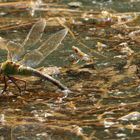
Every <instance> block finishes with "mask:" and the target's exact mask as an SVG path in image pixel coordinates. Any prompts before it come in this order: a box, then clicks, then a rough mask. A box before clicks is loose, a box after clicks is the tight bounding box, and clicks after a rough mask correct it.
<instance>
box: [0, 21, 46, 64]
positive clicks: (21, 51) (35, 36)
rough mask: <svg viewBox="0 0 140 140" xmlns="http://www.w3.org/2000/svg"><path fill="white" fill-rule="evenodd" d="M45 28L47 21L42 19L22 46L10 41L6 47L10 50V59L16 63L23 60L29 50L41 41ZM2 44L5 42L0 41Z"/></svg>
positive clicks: (33, 27) (34, 26)
mask: <svg viewBox="0 0 140 140" xmlns="http://www.w3.org/2000/svg"><path fill="white" fill-rule="evenodd" d="M45 26H46V20H45V19H40V20H38V21H37V22H36V23H35V24H34V25H33V26H32V28H31V30H30V32H29V33H28V35H27V37H26V38H25V40H24V42H23V43H22V44H21V45H20V44H18V43H15V42H12V41H9V42H8V43H7V45H6V49H7V50H8V59H10V60H12V61H14V62H17V61H19V60H21V59H22V57H23V56H24V55H25V54H26V53H27V52H28V49H29V48H30V47H32V46H33V45H35V44H36V43H37V42H38V41H39V40H40V38H41V36H42V33H43V31H44V29H45ZM1 42H2V43H4V40H3V39H0V43H1ZM0 46H1V45H0ZM3 46H4V45H3Z"/></svg>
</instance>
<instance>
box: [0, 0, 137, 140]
mask: <svg viewBox="0 0 140 140" xmlns="http://www.w3.org/2000/svg"><path fill="white" fill-rule="evenodd" d="M70 2H71V1H68V0H67V1H57V0H54V1H50V2H48V3H47V6H46V5H43V8H44V9H39V8H38V9H36V10H35V14H34V16H31V15H30V14H29V10H30V8H29V7H27V5H24V6H23V5H21V6H19V7H18V8H16V6H17V5H16V6H15V5H14V6H11V5H10V8H9V9H8V10H5V7H4V6H1V4H2V2H1V4H0V19H1V21H0V36H2V37H4V38H6V39H9V40H13V41H15V42H19V43H21V42H22V41H23V40H24V38H25V36H26V35H27V33H28V31H29V30H30V28H31V26H32V25H33V24H34V23H35V22H36V21H37V19H38V18H39V17H40V16H41V17H43V18H46V20H47V27H46V29H45V33H44V36H43V40H45V39H46V38H47V37H46V36H49V35H50V34H52V33H55V32H57V31H58V30H60V29H62V28H63V27H62V25H60V23H59V22H58V21H57V20H56V19H57V18H58V17H59V18H60V19H61V21H63V22H62V23H64V24H63V25H66V26H67V27H69V28H70V30H71V31H72V32H73V34H74V35H75V37H73V36H72V34H70V33H69V34H68V35H67V36H66V38H65V39H64V41H63V42H62V44H61V45H60V47H59V48H58V49H57V50H56V51H55V52H53V53H52V54H51V55H50V56H48V57H47V58H46V60H45V61H44V63H43V64H42V66H46V67H48V66H56V67H55V68H56V69H57V70H58V69H59V72H58V73H59V74H55V75H54V77H55V78H56V79H58V80H60V81H61V82H62V83H64V84H65V85H66V86H68V87H69V88H70V89H71V90H72V91H73V92H72V93H70V94H69V95H68V97H67V98H63V97H64V93H62V92H61V91H59V90H58V89H57V88H56V87H54V86H53V85H52V84H50V83H49V82H44V81H41V80H40V79H34V78H26V80H27V90H26V91H24V92H23V93H22V95H20V94H19V93H18V90H17V89H16V88H15V87H14V86H13V85H12V84H10V86H9V89H8V91H7V92H6V93H5V94H4V95H1V96H0V123H1V124H0V139H12V140H14V139H16V140H34V139H37V140H46V139H48V140H49V139H50V140H58V139H59V140H67V139H68V140H81V139H83V140H90V139H91V140H94V139H106V140H108V139H116V140H117V139H118V140H119V139H139V131H140V127H139V123H140V122H139V121H140V113H139V112H140V109H139V106H140V102H139V98H140V79H139V78H140V48H139V43H140V41H139V38H140V37H139V35H140V34H139V33H140V31H139V30H140V26H139V11H138V10H139V8H138V5H139V2H138V1H133V2H132V1H131V2H130V1H129V0H127V1H115V0H114V1H111V0H108V1H103V0H100V1H97V0H87V2H85V1H84V0H83V1H82V0H81V1H80V2H81V3H80V4H78V5H76V4H77V3H72V4H70ZM44 3H45V1H44ZM91 5H92V6H91ZM120 5H121V6H120ZM91 7H92V8H91ZM54 8H55V10H54ZM121 12H124V13H121ZM126 12H127V13H126ZM134 12H135V13H134ZM56 17H57V18H56ZM75 38H76V39H75ZM72 46H75V47H77V48H79V50H78V52H76V51H75V50H74V49H72ZM73 48H74V47H73ZM75 49H76V48H75ZM95 51H96V52H95ZM0 55H1V59H0V61H1V62H3V61H4V60H6V55H7V52H6V51H4V50H2V51H1V52H0ZM83 56H86V57H83ZM86 58H90V59H91V60H92V61H90V62H89V61H87V60H89V59H86ZM19 85H20V86H21V87H23V83H19ZM2 86H3V83H2V82H1V84H0V88H1V89H2Z"/></svg>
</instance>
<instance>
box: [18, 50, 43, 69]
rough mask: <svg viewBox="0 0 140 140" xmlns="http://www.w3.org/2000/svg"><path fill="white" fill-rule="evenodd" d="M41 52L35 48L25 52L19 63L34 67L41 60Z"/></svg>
mask: <svg viewBox="0 0 140 140" xmlns="http://www.w3.org/2000/svg"><path fill="white" fill-rule="evenodd" d="M42 57H43V54H42V53H40V52H39V51H38V50H37V49H35V50H33V51H30V52H29V53H27V54H26V55H25V56H24V58H23V60H21V61H20V62H19V63H20V64H22V65H24V66H30V67H36V66H37V65H38V64H39V63H40V61H41V60H42Z"/></svg>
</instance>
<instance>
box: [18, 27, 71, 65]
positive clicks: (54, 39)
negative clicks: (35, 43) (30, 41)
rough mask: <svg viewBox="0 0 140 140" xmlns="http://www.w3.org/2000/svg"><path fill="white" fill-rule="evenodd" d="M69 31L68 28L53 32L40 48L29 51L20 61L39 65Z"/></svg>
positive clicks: (25, 63)
mask: <svg viewBox="0 0 140 140" xmlns="http://www.w3.org/2000/svg"><path fill="white" fill-rule="evenodd" d="M67 32H68V30H67V29H63V30H61V31H59V32H57V33H55V34H53V35H52V36H50V37H49V38H48V40H46V41H45V42H44V43H43V44H42V45H41V46H40V47H39V48H38V49H35V50H33V51H31V52H29V53H27V54H26V55H25V56H24V59H23V60H22V61H21V62H20V63H21V64H23V65H26V66H30V67H36V66H38V65H39V64H40V63H41V62H42V61H43V60H44V59H45V58H46V57H47V56H48V55H49V54H51V53H52V52H53V51H54V50H56V49H57V48H58V46H59V45H60V43H61V42H62V40H63V39H64V38H65V36H66V34H67Z"/></svg>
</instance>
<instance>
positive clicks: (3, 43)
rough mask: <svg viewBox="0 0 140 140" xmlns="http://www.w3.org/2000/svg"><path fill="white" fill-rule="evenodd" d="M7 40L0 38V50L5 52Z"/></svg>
mask: <svg viewBox="0 0 140 140" xmlns="http://www.w3.org/2000/svg"><path fill="white" fill-rule="evenodd" d="M7 44H8V40H6V39H4V38H2V37H0V49H2V50H7Z"/></svg>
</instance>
